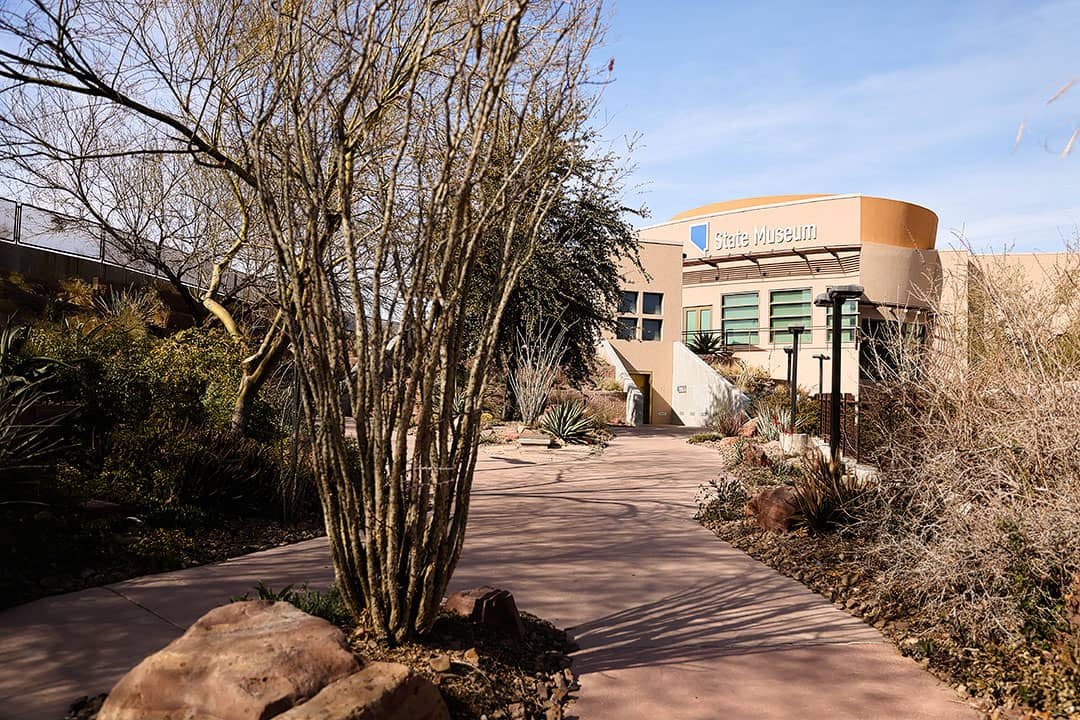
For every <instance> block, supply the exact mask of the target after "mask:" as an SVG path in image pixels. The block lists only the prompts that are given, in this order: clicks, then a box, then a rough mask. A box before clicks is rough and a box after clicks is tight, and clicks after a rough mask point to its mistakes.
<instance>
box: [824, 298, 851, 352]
mask: <svg viewBox="0 0 1080 720" xmlns="http://www.w3.org/2000/svg"><path fill="white" fill-rule="evenodd" d="M825 327H827V328H828V333H827V334H826V337H828V341H829V342H830V343H831V342H832V306H831V305H830V306H829V308H828V309H827V310H826V311H825ZM857 327H859V301H858V300H857V299H855V298H852V299H850V300H845V301H844V304H843V306H842V307H841V308H840V342H845V343H852V342H855V328H857Z"/></svg>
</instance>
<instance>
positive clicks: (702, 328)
mask: <svg viewBox="0 0 1080 720" xmlns="http://www.w3.org/2000/svg"><path fill="white" fill-rule="evenodd" d="M683 328H685V330H684V331H683V336H684V339H686V340H690V339H691V338H692V337H694V336H695V335H700V334H702V333H707V332H709V331H710V330H712V307H710V306H709V305H700V306H698V307H689V308H683Z"/></svg>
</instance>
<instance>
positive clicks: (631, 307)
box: [619, 290, 638, 315]
mask: <svg viewBox="0 0 1080 720" xmlns="http://www.w3.org/2000/svg"><path fill="white" fill-rule="evenodd" d="M637 296H638V294H637V293H636V292H634V291H633V290H623V291H622V295H621V296H620V297H619V312H620V313H622V314H626V315H628V314H637Z"/></svg>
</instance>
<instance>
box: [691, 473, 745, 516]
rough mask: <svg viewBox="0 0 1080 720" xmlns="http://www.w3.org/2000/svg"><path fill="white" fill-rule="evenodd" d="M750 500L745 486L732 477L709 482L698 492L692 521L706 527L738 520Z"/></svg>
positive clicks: (724, 476) (722, 477)
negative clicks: (695, 512) (695, 511)
mask: <svg viewBox="0 0 1080 720" xmlns="http://www.w3.org/2000/svg"><path fill="white" fill-rule="evenodd" d="M749 499H750V496H749V493H748V492H747V490H746V485H745V484H744V483H743V482H742V480H740V479H739V478H737V477H735V476H733V475H723V476H721V477H720V478H719V479H716V480H710V481H709V482H708V484H707V485H702V486H701V488H700V489H699V490H698V497H697V506H698V511H697V514H696V515H694V519H695V520H697V521H698V522H700V523H702V524H704V525H706V526H708V525H711V524H714V523H717V522H723V521H731V520H738V519H739V518H741V517H742V516H743V508H744V506H745V505H746V501H747V500H749Z"/></svg>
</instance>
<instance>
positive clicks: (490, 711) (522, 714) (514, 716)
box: [350, 612, 578, 720]
mask: <svg viewBox="0 0 1080 720" xmlns="http://www.w3.org/2000/svg"><path fill="white" fill-rule="evenodd" d="M520 615H521V622H522V625H523V626H524V628H525V639H524V641H523V642H521V643H516V642H513V641H511V640H509V639H507V638H506V637H504V636H502V635H500V634H499V633H498V632H496V631H495V630H493V629H491V628H490V627H488V626H485V625H481V624H479V623H476V622H472V621H471V620H468V619H466V618H463V617H461V616H460V615H456V614H453V613H442V614H441V615H440V616H439V619H438V620H437V621H436V622H435V627H434V628H433V629H432V632H431V634H430V635H428V637H426V638H424V640H423V641H422V642H418V643H409V644H405V645H400V646H397V647H393V648H390V647H387V646H385V645H382V644H380V643H379V642H377V641H375V640H374V639H372V638H370V637H368V636H367V635H365V634H364V632H363V631H356V632H354V633H353V634H352V635H351V637H350V641H351V643H352V647H353V650H354V651H355V652H356V653H357V654H358V655H361V656H363V657H364V658H366V659H368V660H372V661H385V662H398V663H403V664H405V665H408V666H409V667H411V668H412V669H413V671H414V672H416V673H418V674H420V675H423V676H424V677H426V678H428V679H429V680H431V681H432V682H433V683H435V684H436V685H437V686H438V687H439V689H440V690H441V691H442V695H443V698H444V699H445V700H446V704H447V706H448V707H449V709H450V716H451V717H452V718H454V720H480V718H484V717H486V718H488V720H561V718H562V717H563V713H564V708H565V706H566V704H567V703H568V702H570V701H571V700H572V699H573V695H572V693H573V692H574V691H575V690H577V689H578V683H577V680H576V679H575V678H574V674H573V672H572V671H571V669H570V657H569V656H568V653H570V652H573V651H574V650H576V649H577V648H576V646H575V645H574V644H573V643H572V641H571V640H570V638H568V637H567V635H566V633H565V632H563V631H562V630H559V629H558V628H556V627H555V626H554V625H552V624H550V623H548V622H546V621H544V620H541V619H540V618H538V617H536V616H534V615H530V614H529V613H525V612H523V613H520ZM447 662H448V663H449V668H447ZM436 668H439V669H436Z"/></svg>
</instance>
